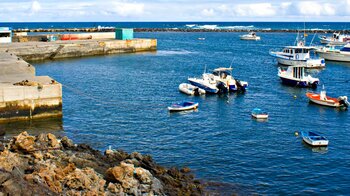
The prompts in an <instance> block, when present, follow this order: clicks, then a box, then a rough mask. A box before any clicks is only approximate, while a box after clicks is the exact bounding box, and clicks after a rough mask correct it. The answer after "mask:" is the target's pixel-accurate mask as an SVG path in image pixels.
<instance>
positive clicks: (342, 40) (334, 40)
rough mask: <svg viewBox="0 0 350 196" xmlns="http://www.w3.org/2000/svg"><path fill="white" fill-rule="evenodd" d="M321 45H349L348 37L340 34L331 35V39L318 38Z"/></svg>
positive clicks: (349, 39) (349, 38)
mask: <svg viewBox="0 0 350 196" xmlns="http://www.w3.org/2000/svg"><path fill="white" fill-rule="evenodd" d="M319 39H320V42H321V43H322V44H332V45H345V44H347V43H350V35H342V34H340V33H333V36H332V37H326V36H320V37H319Z"/></svg>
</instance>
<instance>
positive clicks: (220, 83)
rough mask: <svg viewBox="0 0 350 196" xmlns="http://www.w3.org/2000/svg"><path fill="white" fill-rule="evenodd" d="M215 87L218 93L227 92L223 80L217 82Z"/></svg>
mask: <svg viewBox="0 0 350 196" xmlns="http://www.w3.org/2000/svg"><path fill="white" fill-rule="evenodd" d="M216 88H218V89H219V93H227V92H228V87H227V86H226V84H225V83H223V82H218V84H217V85H216Z"/></svg>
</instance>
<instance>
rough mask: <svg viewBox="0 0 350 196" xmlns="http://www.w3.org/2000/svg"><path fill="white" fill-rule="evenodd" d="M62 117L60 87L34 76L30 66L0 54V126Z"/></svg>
mask: <svg viewBox="0 0 350 196" xmlns="http://www.w3.org/2000/svg"><path fill="white" fill-rule="evenodd" d="M61 116H62V85H61V84H60V83H58V82H56V81H55V80H53V79H52V78H50V77H48V76H35V68H34V66H32V65H31V64H29V63H27V62H26V61H24V60H23V59H22V58H19V57H18V56H16V55H15V54H13V53H10V52H6V51H5V52H0V123H3V122H9V121H18V120H29V119H37V118H50V117H61Z"/></svg>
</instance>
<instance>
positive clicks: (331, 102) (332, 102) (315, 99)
mask: <svg viewBox="0 0 350 196" xmlns="http://www.w3.org/2000/svg"><path fill="white" fill-rule="evenodd" d="M306 96H307V97H308V98H309V100H310V102H312V103H315V104H318V105H322V106H328V107H340V104H339V101H338V100H337V99H336V98H331V97H327V99H326V100H321V99H320V95H319V94H315V93H306Z"/></svg>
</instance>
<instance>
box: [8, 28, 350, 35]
mask: <svg viewBox="0 0 350 196" xmlns="http://www.w3.org/2000/svg"><path fill="white" fill-rule="evenodd" d="M114 31H115V29H114V28H106V29H103V28H47V29H44V28H37V29H22V28H19V29H13V32H30V33H36V32H46V33H49V32H114ZM134 31H135V32H247V31H255V32H265V33H275V32H286V33H296V32H306V33H334V32H342V33H344V34H349V33H350V29H347V30H344V29H343V30H339V29H333V30H331V29H329V30H324V29H306V30H300V29H215V28H213V29H203V28H198V29H197V28H134Z"/></svg>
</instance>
